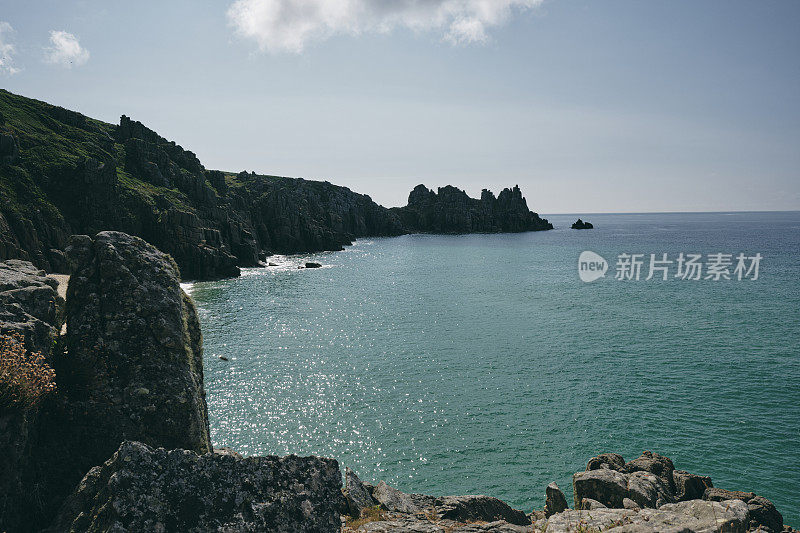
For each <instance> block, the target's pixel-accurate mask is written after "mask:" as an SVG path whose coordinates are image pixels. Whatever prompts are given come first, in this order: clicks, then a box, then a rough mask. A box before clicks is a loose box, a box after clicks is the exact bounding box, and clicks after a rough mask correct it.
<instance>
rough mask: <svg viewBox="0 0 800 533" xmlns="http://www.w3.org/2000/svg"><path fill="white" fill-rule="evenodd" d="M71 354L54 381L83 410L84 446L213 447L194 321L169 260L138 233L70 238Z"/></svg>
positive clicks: (108, 450) (103, 452)
mask: <svg viewBox="0 0 800 533" xmlns="http://www.w3.org/2000/svg"><path fill="white" fill-rule="evenodd" d="M67 253H68V255H69V257H70V260H71V261H72V263H73V265H74V269H73V273H72V277H71V278H70V283H69V288H68V289H67V328H68V331H69V337H68V341H67V349H68V352H69V357H68V358H65V361H64V362H63V363H62V364H61V365H60V368H59V370H60V374H61V378H62V379H64V380H65V381H66V382H67V383H68V384H69V388H68V390H67V391H66V392H67V394H70V401H71V402H72V404H73V405H74V406H76V407H78V408H77V409H76V410H77V411H81V412H83V411H85V412H87V413H89V415H88V416H87V417H85V418H82V419H81V420H80V421H76V422H77V423H78V425H80V426H85V428H86V429H85V430H84V431H83V435H84V439H85V443H86V444H85V445H86V446H88V447H89V448H90V449H92V450H97V453H98V456H99V457H100V458H101V461H102V460H103V459H102V458H108V457H109V456H110V455H111V454H112V453H113V451H114V450H115V449H116V448H117V447H118V446H119V443H120V442H122V441H124V440H139V441H142V442H144V443H146V444H149V445H153V446H164V447H167V448H185V449H187V450H193V451H196V452H199V453H205V452H208V451H210V444H209V431H208V416H207V413H206V402H205V391H204V389H203V353H202V336H201V333H200V324H199V322H198V320H197V314H196V311H195V308H194V304H193V303H192V301H191V300H190V299H189V297H188V296H186V294H185V293H184V292H183V290H182V289H181V287H180V274H179V271H178V267H177V266H176V265H175V262H174V261H172V259H171V258H170V257H169V256H167V255H165V254H164V253H162V252H160V251H158V250H157V249H156V248H155V247H154V246H152V245H150V244H148V243H146V242H145V241H143V240H142V239H140V238H138V237H132V236H130V235H126V234H124V233H119V232H102V233H99V234H97V236H96V237H95V238H91V237H88V236H76V237H73V238H72V240H71V242H70V245H69V247H68V248H67Z"/></svg>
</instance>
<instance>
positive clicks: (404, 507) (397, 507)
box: [372, 481, 436, 514]
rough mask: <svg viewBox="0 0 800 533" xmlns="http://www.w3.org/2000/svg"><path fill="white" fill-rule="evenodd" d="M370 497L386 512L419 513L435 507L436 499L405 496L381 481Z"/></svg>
mask: <svg viewBox="0 0 800 533" xmlns="http://www.w3.org/2000/svg"><path fill="white" fill-rule="evenodd" d="M372 497H373V498H375V500H377V502H378V503H380V504H381V507H383V508H384V509H386V510H387V511H393V512H396V513H410V514H413V513H420V512H422V511H423V510H424V509H426V508H431V507H434V506H435V505H436V498H435V497H433V496H427V495H424V494H406V493H405V492H401V491H399V490H397V489H396V488H394V487H392V486H390V485H388V484H387V483H386V482H384V481H381V482H380V483H378V485H377V486H376V487H375V490H373V491H372Z"/></svg>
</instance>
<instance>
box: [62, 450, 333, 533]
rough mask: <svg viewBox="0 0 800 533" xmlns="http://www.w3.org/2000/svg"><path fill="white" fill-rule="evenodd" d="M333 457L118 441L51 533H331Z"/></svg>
mask: <svg viewBox="0 0 800 533" xmlns="http://www.w3.org/2000/svg"><path fill="white" fill-rule="evenodd" d="M342 500H343V499H342V494H341V474H340V472H339V465H338V463H337V462H336V461H335V460H333V459H324V458H319V457H297V456H293V455H290V456H287V457H274V456H268V457H248V458H241V457H236V456H234V455H231V454H224V455H223V454H216V453H206V454H203V455H198V454H196V453H194V452H191V451H188V450H170V451H167V450H164V449H163V448H158V449H153V448H150V447H149V446H147V445H145V444H142V443H139V442H125V443H123V444H122V445H121V446H120V447H119V450H117V452H116V453H115V454H114V455H113V456H112V457H111V458H110V459H109V460H108V461H106V462H105V464H103V466H100V467H95V468H93V469H92V470H90V471H89V473H88V474H87V475H86V476H85V477H84V479H83V480H82V481H81V483H80V484H79V485H78V488H77V489H76V490H75V492H74V493H73V494H72V495H71V496H69V497H68V498H67V500H66V501H65V503H64V505H63V507H62V509H61V512H60V514H59V517H58V518H57V520H56V522H55V524H54V525H53V527H52V528H51V531H53V532H56V531H58V532H66V531H69V532H75V533H77V532H87V533H100V532H103V533H105V532H112V531H113V532H115V533H123V532H131V533H133V532H140V531H165V532H166V531H180V532H186V533H201V532H210V531H218V532H245V531H246V532H255V531H270V532H275V533H282V532H287V533H288V532H293V533H301V532H314V533H317V532H319V533H325V532H331V533H333V532H338V531H339V530H340V529H341V521H340V518H339V512H340V510H341V507H342V505H343V503H344V502H343V501H342Z"/></svg>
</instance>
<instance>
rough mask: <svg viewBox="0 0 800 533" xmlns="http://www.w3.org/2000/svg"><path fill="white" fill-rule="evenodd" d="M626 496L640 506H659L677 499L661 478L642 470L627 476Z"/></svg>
mask: <svg viewBox="0 0 800 533" xmlns="http://www.w3.org/2000/svg"><path fill="white" fill-rule="evenodd" d="M628 498H630V499H631V500H633V501H634V502H636V503H637V504H639V505H640V506H641V507H661V506H662V505H664V504H665V503H674V502H676V501H677V500H676V498H675V495H674V493H673V492H672V490H671V489H670V487H669V486H667V484H666V483H665V482H664V480H663V479H661V478H660V477H658V476H657V475H655V474H652V473H650V472H646V471H644V470H639V471H636V472H633V473H632V474H630V475H629V476H628ZM623 507H624V500H623Z"/></svg>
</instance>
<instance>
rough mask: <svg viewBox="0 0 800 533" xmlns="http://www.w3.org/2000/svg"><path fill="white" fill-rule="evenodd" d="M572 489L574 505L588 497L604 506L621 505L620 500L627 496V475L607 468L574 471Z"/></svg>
mask: <svg viewBox="0 0 800 533" xmlns="http://www.w3.org/2000/svg"><path fill="white" fill-rule="evenodd" d="M572 490H573V494H574V496H575V505H576V506H579V504H580V503H581V502H582V501H583V499H584V498H590V499H593V500H597V501H599V502H600V503H602V504H603V505H605V506H606V507H622V500H623V499H625V498H628V497H629V492H628V475H626V474H623V473H622V472H618V471H616V470H611V469H609V468H601V469H597V470H587V471H585V472H576V473H575V474H574V475H573V476H572Z"/></svg>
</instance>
